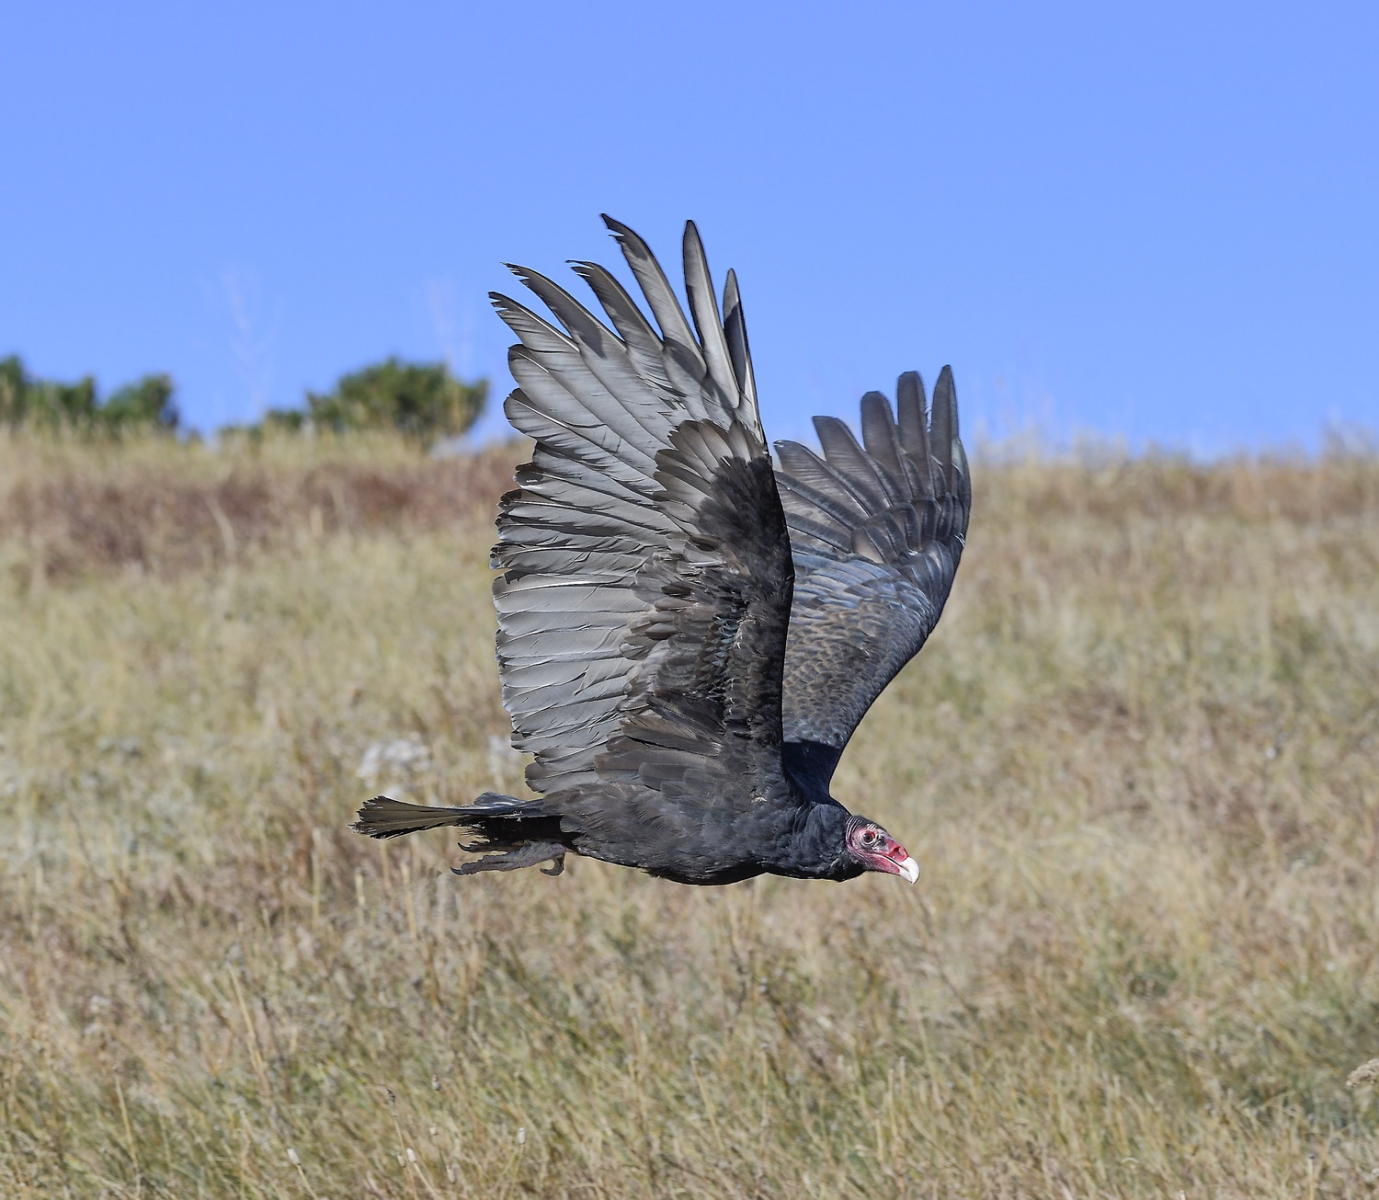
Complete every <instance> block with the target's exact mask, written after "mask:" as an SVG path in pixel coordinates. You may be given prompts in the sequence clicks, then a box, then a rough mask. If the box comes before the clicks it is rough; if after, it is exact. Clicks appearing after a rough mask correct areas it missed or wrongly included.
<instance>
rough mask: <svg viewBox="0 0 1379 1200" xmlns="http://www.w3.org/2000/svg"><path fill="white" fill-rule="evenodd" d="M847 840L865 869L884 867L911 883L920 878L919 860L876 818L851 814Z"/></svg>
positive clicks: (849, 849) (852, 853) (849, 851)
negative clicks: (878, 822) (852, 815)
mask: <svg viewBox="0 0 1379 1200" xmlns="http://www.w3.org/2000/svg"><path fill="white" fill-rule="evenodd" d="M846 840H847V853H848V854H849V855H851V856H852V857H853V858H854V859H856V860H857V862H858V863H860V864H861V867H862V870H864V871H884V872H885V873H886V874H887V875H899V876H900V877H901V878H902V879H908V880H909V881H910V882H911V883H914V882H916V881H917V880H918V879H919V864H918V863H917V862H915V860H914V859H913V858H911V857H910V852H909V851H908V850H906V849H905V847H904V846H902V845H901V844H900V843H899V842H897V841H896V840H895V838H893V837H891V835H890V834H889V833H887V832H886V831H885V830H884V829H882V828H881V826H880V825H878V824H877V823H876V822H875V821H869V820H867V818H866V817H851V818H849V820H848V823H847V834H846Z"/></svg>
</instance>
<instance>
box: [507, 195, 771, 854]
mask: <svg viewBox="0 0 1379 1200" xmlns="http://www.w3.org/2000/svg"><path fill="white" fill-rule="evenodd" d="M604 220H605V222H606V223H607V224H608V226H609V228H610V229H611V230H612V231H613V233H614V235H615V236H616V237H617V239H618V241H619V242H620V243H621V246H622V250H623V254H624V256H625V257H626V259H627V261H628V264H629V265H630V267H631V269H632V272H633V274H634V276H635V277H636V279H637V281H638V283H639V284H640V286H641V289H642V291H643V293H644V295H645V299H646V305H647V307H648V308H649V310H650V313H651V316H652V317H653V318H654V319H655V321H656V327H653V325H652V324H651V322H650V321H649V320H648V319H647V317H646V316H644V315H643V313H642V312H641V311H640V310H639V308H638V306H637V305H636V304H635V303H634V302H633V300H632V299H631V298H630V297H629V296H628V294H627V293H626V291H625V290H624V289H623V288H622V286H621V285H620V284H619V283H618V282H617V281H616V280H615V279H614V278H613V276H612V275H610V274H609V273H608V272H607V271H606V270H604V269H603V268H602V267H600V266H597V265H595V264H593V263H576V264H574V269H575V271H576V272H577V273H578V274H579V275H581V276H582V277H583V278H584V279H585V280H586V281H587V282H588V283H589V285H590V286H591V288H592V289H593V291H594V294H595V295H596V296H597V298H598V300H599V302H600V303H601V305H602V307H603V310H604V312H605V313H606V314H607V319H608V322H609V325H605V324H604V323H603V322H602V321H600V320H599V319H597V318H596V317H594V316H593V314H591V313H590V312H589V311H588V310H587V309H586V308H584V307H583V306H582V305H581V304H579V303H578V302H577V301H575V300H574V299H573V298H572V297H571V296H569V295H568V294H567V293H566V292H565V291H564V290H562V289H561V288H559V287H557V286H556V285H555V284H554V283H552V282H551V281H550V280H548V279H545V278H543V277H542V276H540V275H538V274H536V273H535V272H533V271H528V270H525V269H521V268H513V269H514V271H515V273H516V274H517V276H518V278H519V279H521V280H522V281H523V282H524V283H525V284H526V285H527V286H528V287H529V288H530V289H531V290H532V291H533V292H534V293H535V294H536V295H537V296H538V297H539V298H540V299H541V300H542V301H543V302H544V303H545V304H546V306H547V307H548V308H549V309H550V310H551V312H552V313H554V315H555V317H556V318H557V320H558V321H559V323H560V325H561V326H562V327H563V328H557V327H556V326H554V325H552V324H550V323H549V322H547V321H546V320H544V319H542V318H541V317H539V316H537V315H536V314H535V313H533V312H531V311H530V310H529V309H527V308H525V307H524V306H523V305H521V304H519V303H517V302H516V301H515V300H511V299H509V298H508V297H506V296H501V295H496V294H495V295H494V296H493V301H494V304H495V306H496V308H497V310H498V313H499V315H500V316H501V317H502V318H503V320H504V321H506V322H507V324H508V325H509V326H510V327H511V328H512V330H513V331H514V332H515V333H516V334H517V336H518V338H519V339H520V344H519V345H516V346H514V347H513V348H512V350H511V353H510V356H509V362H510V364H511V367H512V373H513V376H514V377H515V379H516V380H517V382H518V384H519V388H518V390H517V391H514V392H513V393H512V394H511V395H510V396H509V397H508V400H507V404H506V406H505V409H506V412H507V415H508V419H509V420H510V421H511V422H512V424H513V425H514V426H516V427H517V429H519V430H520V431H521V432H523V433H525V434H527V435H528V436H530V437H532V438H533V439H535V442H536V446H535V449H534V451H533V453H532V460H531V462H530V463H528V464H526V465H525V466H523V467H521V468H519V470H518V472H517V482H518V484H519V485H520V486H519V487H518V489H517V490H516V491H513V492H510V493H509V494H508V495H506V496H505V497H504V498H503V501H502V506H501V512H500V515H499V518H498V530H499V542H498V545H497V546H496V547H495V549H494V554H493V563H494V566H495V567H498V568H499V569H501V571H502V575H501V576H500V577H499V578H498V579H497V580H495V583H494V597H495V601H496V604H497V608H498V660H499V664H500V668H501V674H502V684H503V702H504V704H505V705H506V707H507V709H508V712H509V713H510V715H511V717H512V724H513V744H514V746H516V747H517V748H518V749H519V750H524V751H529V752H531V753H532V754H533V755H534V756H535V757H534V760H533V761H532V763H531V764H530V765H529V766H528V769H527V782H528V784H529V785H530V786H531V788H532V789H533V790H534V791H538V792H545V793H548V794H551V793H557V792H558V793H562V794H563V795H564V796H565V797H566V800H567V811H568V810H569V805H575V804H577V805H578V806H579V808H580V810H581V812H582V813H584V814H585V815H586V817H587V815H588V812H589V809H590V806H591V805H593V806H598V805H604V806H605V807H606V806H609V805H612V806H615V807H616V806H619V805H621V806H622V807H623V808H624V809H626V810H627V812H626V813H625V815H624V817H623V819H624V820H628V821H630V820H635V819H640V820H648V819H654V820H657V821H660V822H662V823H663V824H664V825H666V826H667V827H670V826H674V825H675V824H676V822H677V813H676V809H677V807H679V808H685V807H692V808H694V809H695V810H696V811H702V809H703V808H704V807H707V806H714V805H727V806H729V807H734V806H736V807H739V808H742V809H745V808H746V807H747V806H749V805H750V804H751V801H752V797H753V795H754V794H756V793H759V792H760V790H761V784H760V779H761V776H762V774H763V773H768V774H769V773H770V772H771V771H774V772H775V773H776V775H779V772H780V766H779V764H780V746H781V740H782V737H781V708H780V703H781V673H782V669H783V661H784V654H785V638H786V629H787V624H788V620H789V612H790V598H791V581H792V577H793V572H792V567H791V560H790V549H789V538H788V534H787V533H786V529H785V520H784V514H783V512H782V509H781V505H780V498H779V495H778V493H777V490H776V483H775V477H774V475H773V472H772V467H771V459H770V454H769V451H768V450H767V447H766V443H765V439H764V436H763V434H762V430H761V419H760V417H759V415H758V412H757V405H756V392H755V387H754V384H753V380H752V369H751V360H750V356H749V354H748V349H747V339H746V332H745V329H744V326H743V323H742V314H741V306H740V303H739V299H738V293H737V284H736V280H735V279H734V277H733V275H732V273H731V272H730V273H729V275H728V280H727V286H726V288H725V292H724V304H723V308H724V315H720V312H719V307H718V304H717V301H716V300H715V298H714V293H713V290H712V283H711V280H710V276H709V271H708V264H707V262H706V261H705V257H704V251H703V247H702V245H701V244H700V241H699V235H698V233H697V232H696V230H695V228H694V225H693V224H692V223H690V224H689V225H687V226H686V229H685V237H684V264H685V281H686V291H687V294H688V297H689V302H690V320H692V321H693V331H692V330H691V325H690V320H687V319H686V317H685V315H684V312H683V310H682V309H681V307H680V304H679V302H678V300H677V299H676V298H675V294H674V292H673V291H672V289H671V287H670V284H669V283H668V281H667V280H666V277H665V274H664V273H663V272H662V270H661V268H660V266H659V265H658V264H657V262H656V260H655V258H654V257H653V256H652V255H651V253H650V251H649V250H648V249H647V247H646V245H645V243H644V242H643V241H642V240H641V238H639V237H638V236H637V235H636V234H635V233H633V232H632V231H631V230H630V229H627V228H626V227H625V226H623V225H620V224H618V223H617V222H615V221H612V220H610V219H609V218H607V217H605V218H604ZM610 325H611V328H610ZM647 793H654V794H655V795H654V796H652V797H651V798H650V799H648V797H647ZM679 815H680V816H684V814H683V813H681V814H679ZM616 819H617V814H611V813H610V814H608V820H609V821H615V820H616Z"/></svg>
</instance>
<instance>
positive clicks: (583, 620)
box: [355, 218, 971, 883]
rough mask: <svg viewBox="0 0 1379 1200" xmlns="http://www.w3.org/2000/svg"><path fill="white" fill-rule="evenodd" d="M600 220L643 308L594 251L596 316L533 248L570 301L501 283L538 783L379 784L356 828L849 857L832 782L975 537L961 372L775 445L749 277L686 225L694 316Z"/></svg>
mask: <svg viewBox="0 0 1379 1200" xmlns="http://www.w3.org/2000/svg"><path fill="white" fill-rule="evenodd" d="M605 220H606V222H607V224H608V226H609V228H610V229H611V230H612V231H613V234H614V236H615V237H616V238H617V239H618V241H619V243H620V244H621V247H622V250H623V254H624V256H625V258H626V259H627V262H628V265H629V266H630V268H631V270H632V274H633V276H634V277H635V278H636V280H637V283H638V284H639V286H640V288H641V290H642V293H643V297H644V301H645V305H646V308H647V310H649V316H650V319H648V316H647V315H644V314H643V312H642V311H641V309H639V307H638V306H637V304H636V303H635V302H634V301H633V300H632V299H631V297H630V296H629V295H628V293H627V292H626V290H625V289H624V288H623V287H622V285H621V284H620V283H618V282H617V280H616V279H615V278H614V277H613V276H612V275H611V274H609V273H608V272H607V271H606V270H604V269H603V268H602V267H599V266H597V265H595V264H592V263H577V264H575V270H576V272H577V273H578V274H579V275H580V276H581V277H582V278H583V279H584V280H585V281H586V282H587V283H588V284H589V285H590V287H591V288H592V290H593V292H594V295H595V297H596V298H597V299H598V301H599V304H600V305H601V307H602V309H603V314H604V318H605V319H603V320H601V319H599V318H597V317H595V316H594V315H593V314H592V313H591V312H590V311H589V310H588V309H586V308H585V307H584V306H583V305H582V304H580V303H579V302H578V301H576V300H575V299H574V298H573V297H572V296H570V295H569V294H568V293H567V292H566V291H564V290H563V289H562V288H560V287H558V286H557V285H556V284H554V283H552V282H551V281H550V280H548V279H546V278H544V277H542V276H540V275H538V274H536V273H535V272H532V271H528V270H526V269H523V268H514V273H515V274H516V275H517V276H518V278H519V279H521V280H522V281H523V282H524V283H526V285H527V286H528V287H529V288H530V289H531V290H532V291H533V292H534V293H535V294H536V295H537V296H538V297H539V298H540V300H541V301H542V302H543V303H544V304H545V305H546V307H547V308H548V309H549V310H550V311H551V312H552V313H553V314H554V316H555V318H556V319H557V321H558V322H559V327H557V326H556V325H553V324H551V323H549V322H548V321H546V320H545V319H543V318H541V317H540V316H538V315H536V314H535V313H534V312H532V311H531V310H530V309H528V308H526V307H524V306H523V305H521V304H519V303H517V302H516V301H514V300H512V299H509V298H508V297H506V296H502V295H494V297H493V301H494V305H495V307H496V308H497V310H498V314H499V315H500V316H501V317H502V318H503V320H504V321H506V322H507V324H508V325H509V326H510V327H511V328H512V330H513V332H514V333H515V334H516V335H517V337H518V339H519V341H518V344H517V345H515V346H514V347H513V348H512V351H511V353H510V356H509V361H510V364H511V367H512V372H513V375H514V377H515V379H516V381H517V383H518V385H519V386H518V389H517V390H516V391H514V392H513V393H512V394H511V395H510V396H509V397H508V400H507V403H506V406H505V411H506V413H507V415H508V417H509V419H510V420H511V422H512V424H513V425H514V426H515V427H516V428H517V429H518V430H520V431H521V432H523V433H525V434H527V435H528V436H529V437H531V438H532V439H533V441H534V443H535V445H534V448H533V451H532V459H531V461H530V462H529V463H527V464H526V465H524V466H522V467H520V468H519V469H518V471H517V483H518V487H517V489H516V490H514V491H512V492H509V493H508V494H507V495H506V496H504V497H503V500H502V504H501V510H500V514H499V517H498V531H499V539H498V544H497V546H496V547H495V549H494V552H493V564H494V566H495V567H496V568H497V569H498V570H499V572H500V575H499V576H498V578H497V579H496V580H495V583H494V601H495V604H496V607H497V610H498V641H497V646H498V662H499V667H500V674H501V678H502V686H503V701H504V704H505V706H506V707H507V709H508V712H509V713H510V714H511V717H512V723H513V744H514V745H515V746H516V747H517V748H518V749H520V750H524V751H526V752H528V753H530V754H531V755H532V761H531V763H530V765H529V766H528V768H527V782H528V785H529V786H530V787H531V789H532V790H533V791H534V792H536V793H538V795H539V798H538V799H536V800H531V801H520V800H514V799H513V798H511V797H498V796H494V795H492V794H485V795H484V796H482V797H480V798H479V799H478V800H476V801H475V802H474V803H473V804H472V805H466V806H461V807H456V808H425V807H422V806H417V805H406V804H401V803H399V802H397V801H394V800H390V799H388V798H386V797H378V798H376V799H374V800H372V801H370V802H369V803H368V804H366V805H365V806H364V808H363V809H361V811H360V815H359V821H358V823H357V824H356V825H355V828H356V829H358V830H359V831H360V832H361V833H366V834H369V835H370V836H374V837H395V836H399V835H401V834H404V833H410V832H413V831H415V830H418V829H424V828H431V827H434V826H438V825H446V824H454V825H458V826H461V827H462V828H464V829H466V830H468V831H469V832H470V833H471V835H473V836H474V838H475V839H476V840H474V841H471V842H470V843H468V844H466V848H467V849H476V850H482V851H488V852H490V856H489V857H487V858H484V859H480V860H477V861H471V862H468V863H466V864H465V865H464V866H463V867H461V868H458V870H460V871H462V872H468V871H471V870H489V869H504V870H510V869H513V868H515V867H520V866H527V865H532V864H534V863H537V862H546V861H548V860H553V861H555V862H556V864H557V869H558V866H559V861H560V856H561V855H562V854H564V853H565V852H566V851H573V852H576V853H580V854H584V855H588V856H591V857H594V858H600V859H604V860H606V861H610V862H615V863H621V864H623V865H627V866H634V867H640V868H642V869H644V870H647V871H650V872H651V873H653V874H656V875H660V876H664V877H666V878H669V879H675V880H678V881H680V882H685V883H728V882H734V881H736V880H739V879H745V878H748V877H750V876H752V875H756V874H760V873H762V872H773V873H776V874H783V875H792V876H798V877H803V878H834V879H841V878H849V877H851V876H853V875H856V874H858V873H860V871H862V870H863V869H868V864H867V863H866V861H865V856H863V857H862V858H860V859H859V858H858V856H857V854H856V853H854V852H853V851H850V850H849V848H848V846H849V841H848V838H849V836H850V834H849V830H850V829H852V828H853V825H855V823H856V822H857V821H859V820H860V818H854V817H852V816H851V815H850V814H849V813H847V811H846V810H845V809H844V808H843V807H842V806H841V805H840V804H838V802H837V801H835V800H833V799H832V798H831V797H830V796H829V794H828V783H829V780H830V778H831V776H832V774H833V769H834V767H835V766H836V763H837V761H838V758H839V757H840V756H841V754H842V751H843V747H844V746H845V745H846V743H847V740H848V738H849V737H850V736H851V734H852V731H853V730H854V729H855V728H856V726H857V724H858V722H859V721H860V720H861V718H862V716H863V714H864V713H865V712H866V710H867V708H868V707H869V706H870V705H871V703H872V701H873V700H874V699H875V698H876V696H877V695H878V694H879V693H880V692H881V690H882V689H883V688H884V687H885V686H886V684H887V683H888V682H889V680H890V679H891V678H892V677H893V676H894V674H895V673H896V672H897V671H898V670H899V669H900V668H901V667H902V666H903V665H904V664H905V662H907V661H908V660H909V658H910V657H911V656H912V655H913V654H914V653H915V652H916V651H917V650H918V649H919V648H920V646H921V645H923V643H924V640H925V638H927V637H928V635H929V633H930V632H931V631H932V629H933V627H934V625H935V623H936V622H937V621H938V618H939V614H940V613H941V612H942V609H943V604H944V600H945V599H946V597H947V595H948V590H949V587H950V586H951V584H952V580H953V575H954V572H955V571H956V570H957V565H958V559H959V557H960V556H961V553H962V545H963V537H964V535H965V532H966V528H967V517H968V512H969V510H970V506H971V492H970V487H969V483H968V476H967V464H966V460H965V458H964V456H963V452H962V444H961V442H960V440H959V438H958V432H957V410H956V400H955V397H954V392H953V384H952V376H951V373H950V372H949V371H948V369H947V368H945V369H944V371H943V372H942V373H941V374H940V376H939V380H938V384H937V386H936V388H935V390H934V397H933V404H932V409H931V408H930V406H929V405H928V404H927V403H926V399H925V396H924V390H923V385H922V384H921V383H920V381H919V378H918V376H916V375H913V374H907V375H903V376H901V379H900V384H899V388H898V397H897V398H898V412H896V413H893V412H892V410H891V406H890V403H889V402H888V401H887V400H886V399H885V398H884V397H882V396H881V395H879V394H877V393H868V394H867V396H865V397H864V398H863V401H862V414H861V430H862V440H861V441H860V442H859V441H858V440H857V439H856V437H854V435H853V433H852V431H851V430H850V429H849V428H848V426H847V425H845V424H844V423H843V422H841V421H837V420H835V419H833V418H818V419H817V420H816V427H817V430H818V434H819V439H820V442H821V446H822V455H819V454H815V453H814V452H812V451H810V450H807V449H805V448H804V447H803V446H799V445H797V444H795V443H792V442H784V443H780V444H779V445H778V447H777V453H778V455H779V467H777V466H775V465H774V464H773V463H772V459H771V456H770V453H769V451H768V449H767V445H766V441H765V437H764V434H763V432H762V427H761V418H760V415H759V413H758V411H757V397H756V385H755V382H754V379H753V373H752V364H751V353H750V350H749V347H748V343H747V334H746V326H745V323H744V321H743V317H742V306H741V301H740V297H739V294H738V287H737V281H736V279H735V278H734V277H733V275H732V274H731V272H730V273H729V276H728V280H727V284H726V287H725V289H724V293H723V300H722V305H721V308H720V305H719V303H718V300H717V298H716V297H715V294H714V291H713V286H712V282H711V277H710V274H709V270H708V264H707V260H706V259H705V256H704V251H703V247H702V245H701V243H700V240H699V236H698V233H697V231H696V230H695V228H694V226H693V224H689V225H687V226H686V230H685V238H684V246H683V253H684V274H685V287H686V293H687V296H688V299H689V313H688V316H687V315H686V313H685V311H684V310H683V309H682V308H681V306H680V303H679V301H678V300H677V299H676V296H675V292H674V290H673V289H672V287H671V285H670V283H669V281H668V280H667V279H666V276H665V274H664V272H663V271H662V270H661V268H660V266H659V264H658V263H657V262H656V260H655V258H654V257H653V256H652V254H651V252H650V251H649V250H648V249H647V247H646V245H645V243H644V242H642V240H641V239H640V238H639V237H638V236H637V235H636V234H635V233H633V232H632V231H631V230H630V229H628V228H627V227H626V226H623V225H620V224H618V223H617V222H615V221H612V220H609V219H607V218H605ZM605 320H606V323H605ZM653 321H654V324H653ZM850 823H851V824H850ZM882 832H884V831H882ZM868 844H869V843H868ZM892 844H893V845H894V847H895V850H896V851H898V852H899V853H900V854H902V855H903V854H904V851H903V849H901V848H900V847H899V846H898V844H894V843H892ZM870 869H881V870H890V869H891V868H890V867H887V866H885V865H884V863H883V864H882V865H880V866H876V865H871V866H870ZM895 873H904V872H903V871H900V872H895ZM907 877H908V876H907Z"/></svg>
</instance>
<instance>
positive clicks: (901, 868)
mask: <svg viewBox="0 0 1379 1200" xmlns="http://www.w3.org/2000/svg"><path fill="white" fill-rule="evenodd" d="M896 866H897V868H898V870H897V871H896V874H897V875H899V876H900V877H901V878H902V879H908V880H909V881H910V882H911V883H918V882H919V864H918V863H917V862H915V860H914V859H913V858H907V859H906V860H905V861H904V862H902V863H897V864H896Z"/></svg>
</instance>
